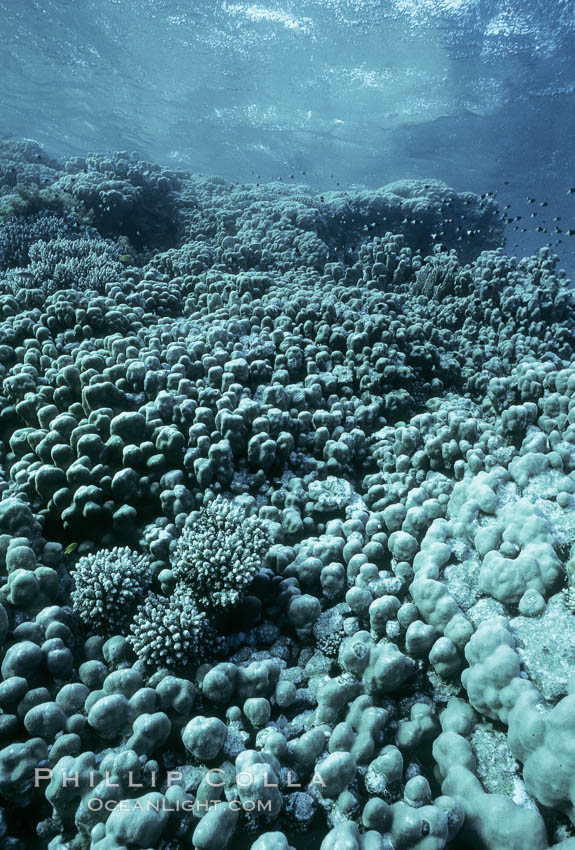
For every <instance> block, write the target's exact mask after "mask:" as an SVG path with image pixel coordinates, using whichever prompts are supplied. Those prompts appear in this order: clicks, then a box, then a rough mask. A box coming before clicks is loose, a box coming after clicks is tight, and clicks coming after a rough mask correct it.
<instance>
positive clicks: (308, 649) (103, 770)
mask: <svg viewBox="0 0 575 850" xmlns="http://www.w3.org/2000/svg"><path fill="white" fill-rule="evenodd" d="M0 190H1V196H0V266H1V272H0V275H1V277H0V569H1V570H2V583H1V586H0V649H1V668H0V669H1V677H2V680H1V682H0V709H1V714H0V737H1V740H0V806H1V812H0V850H1V848H5V850H24V848H28V847H35V848H44V850H88V848H94V850H137V848H140V850H151V848H156V850H166V848H171V850H188V848H189V850H193V848H197V850H226V848H229V850H234V849H236V850H239V849H240V848H241V850H243V848H253V850H293V849H294V848H295V849H296V850H300V848H307V847H310V846H318V847H321V850H342V848H346V850H347V848H349V850H362V848H363V850H442V848H450V849H451V850H459V848H464V847H465V848H472V849H473V850H516V848H517V850H518V848H521V850H524V848H530V850H547V848H550V847H561V848H563V850H570V848H572V847H573V846H574V844H575V826H574V824H575V814H574V812H575V790H574V789H575V755H574V743H573V742H574V740H575V738H574V735H575V731H574V729H573V717H574V716H575V714H574V700H575V684H574V680H573V675H572V670H573V664H574V661H575V658H574V653H573V646H574V637H575V625H574V624H575V620H574V619H573V617H574V615H573V610H574V608H575V605H574V603H573V599H574V598H575V587H574V578H573V576H574V574H575V568H574V555H573V553H574V552H575V548H574V544H573V541H574V540H575V448H574V446H575V412H574V411H575V358H574V355H573V346H574V343H575V297H574V296H573V294H572V289H571V287H570V285H569V284H568V282H567V281H566V279H565V275H564V274H563V273H562V272H561V271H560V270H558V268H557V262H556V259H555V258H554V257H553V256H552V255H551V254H550V253H549V252H548V251H545V250H544V251H541V252H540V253H539V254H538V255H537V256H534V257H527V258H522V259H519V258H516V257H509V256H507V255H506V254H505V253H504V250H503V246H502V245H501V234H502V218H501V215H500V213H499V212H498V210H497V207H496V205H495V203H494V201H493V200H492V199H491V198H490V197H485V198H479V197H477V196H475V195H471V194H469V193H463V194H462V193H457V192H455V191H453V190H451V189H449V188H448V187H447V186H445V185H443V184H441V183H438V182H437V181H428V182H422V181H403V182H400V183H395V184H392V185H390V186H387V187H383V188H382V189H380V190H378V191H369V192H368V191H363V192H355V193H350V192H339V193H327V194H324V195H317V194H314V193H313V192H312V191H310V190H309V189H307V188H306V187H303V186H294V185H292V186H290V187H285V186H283V185H281V184H279V183H278V184H274V183H271V184H266V185H265V186H259V187H258V186H236V185H230V184H226V183H225V182H224V181H223V180H219V179H216V178H205V177H199V176H197V175H190V174H185V173H174V172H172V171H168V170H166V169H163V168H160V167H159V166H156V165H153V164H150V163H146V162H142V161H138V160H137V159H135V158H134V157H132V156H130V155H128V154H126V153H118V154H114V155H110V156H98V155H89V156H87V157H84V158H74V159H71V160H69V161H68V162H59V161H57V160H55V159H53V158H51V157H50V156H48V155H47V154H45V152H43V151H42V150H41V149H40V148H38V147H37V146H36V145H35V144H34V143H31V142H21V143H13V144H11V143H9V142H5V141H4V142H2V143H1V144H0ZM462 233H465V234H467V233H473V239H471V238H470V239H462V237H461V234H462ZM438 234H441V240H442V241H441V243H439V239H438Z"/></svg>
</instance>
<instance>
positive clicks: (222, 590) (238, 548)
mask: <svg viewBox="0 0 575 850" xmlns="http://www.w3.org/2000/svg"><path fill="white" fill-rule="evenodd" d="M269 546H270V540H269V535H268V532H267V529H266V525H265V523H264V522H262V520H260V519H258V518H257V517H254V516H246V513H245V511H244V510H243V509H242V508H240V507H236V506H234V505H233V504H232V502H229V501H227V500H225V499H223V498H221V497H218V498H217V499H214V501H213V502H210V504H209V505H207V507H205V508H203V509H202V510H201V511H200V515H199V517H198V518H197V519H196V520H195V521H194V522H193V523H192V524H191V525H190V526H189V527H188V528H186V529H184V531H183V533H182V536H181V538H180V540H179V541H178V544H177V546H176V549H175V551H174V555H173V558H172V571H173V573H174V576H175V578H176V581H177V582H178V585H179V586H181V587H182V588H186V589H187V590H188V591H189V593H190V594H191V596H192V597H193V598H194V599H195V601H196V603H197V604H198V606H199V607H200V608H205V609H207V610H211V609H220V610H222V609H227V608H232V607H233V606H234V605H237V604H238V602H240V601H241V599H242V598H243V596H244V595H245V593H246V591H247V589H248V587H249V586H250V584H251V583H252V581H253V579H254V577H255V576H256V575H257V573H258V572H260V570H261V568H262V559H263V557H264V555H265V553H266V552H267V550H268V548H269Z"/></svg>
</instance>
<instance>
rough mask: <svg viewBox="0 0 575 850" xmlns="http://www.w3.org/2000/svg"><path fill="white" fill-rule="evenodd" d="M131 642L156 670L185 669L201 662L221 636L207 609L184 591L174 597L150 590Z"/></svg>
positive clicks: (133, 629) (131, 628)
mask: <svg viewBox="0 0 575 850" xmlns="http://www.w3.org/2000/svg"><path fill="white" fill-rule="evenodd" d="M130 631H131V634H130V635H129V636H128V641H129V643H130V644H131V646H132V647H133V649H134V652H135V653H136V655H137V656H138V658H140V659H141V660H143V661H144V662H145V663H146V665H147V666H148V667H150V668H152V669H154V670H162V669H165V668H167V669H169V670H182V669H185V668H186V667H188V666H190V665H195V664H198V663H201V662H202V661H203V660H204V659H205V657H206V650H207V648H208V647H211V649H212V650H213V649H215V648H216V645H217V637H216V634H215V632H214V629H213V627H212V625H211V623H210V621H209V619H208V617H207V615H206V614H205V613H204V612H203V611H199V610H198V608H197V606H196V603H195V602H194V600H193V599H192V597H191V596H190V595H189V594H188V593H186V592H185V591H182V590H176V592H175V593H174V594H173V595H172V596H170V597H166V596H158V595H157V594H155V593H150V594H149V596H148V598H147V599H146V601H145V602H144V604H143V605H141V606H140V608H138V611H137V612H136V616H135V617H134V620H133V622H132V625H131V627H130Z"/></svg>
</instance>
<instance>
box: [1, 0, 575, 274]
mask: <svg viewBox="0 0 575 850" xmlns="http://www.w3.org/2000/svg"><path fill="white" fill-rule="evenodd" d="M0 20H1V21H2V39H1V40H0V67H2V74H3V81H2V86H1V91H0V114H1V116H2V124H1V127H2V132H3V134H4V135H6V136H10V135H17V136H26V137H31V138H34V139H36V140H38V141H39V142H41V143H42V144H44V145H46V146H47V147H48V148H49V149H50V150H52V151H54V152H55V153H59V154H70V153H85V152H86V151H87V150H99V151H100V150H110V149H128V150H137V151H138V152H140V153H141V154H142V155H145V156H147V157H149V158H152V159H154V160H156V161H159V162H161V163H164V164H169V165H172V166H174V167H175V166H177V167H186V168H191V169H193V170H197V171H200V172H203V173H208V174H221V175H223V176H225V177H227V178H228V179H233V180H242V181H245V180H249V181H251V180H257V179H260V180H269V179H271V178H272V177H278V176H281V177H282V178H283V179H285V180H291V179H294V180H295V179H299V180H302V181H305V182H308V183H310V184H311V185H313V186H316V187H319V188H322V189H326V188H329V187H330V186H333V187H334V188H335V185H336V184H337V183H339V184H340V187H347V186H350V185H367V186H370V187H375V186H380V185H382V184H384V183H386V182H388V181H390V180H394V179H398V178H404V177H429V176H432V177H437V178H440V179H443V180H445V181H446V182H447V183H449V184H451V185H453V186H454V187H455V188H457V189H471V190H474V191H478V192H486V191H492V192H497V193H498V198H499V200H500V202H501V204H502V205H505V204H510V205H511V206H510V208H509V217H510V218H514V217H515V216H517V215H521V216H522V218H521V220H520V221H519V222H518V221H514V222H512V223H510V225H509V227H508V250H510V251H511V252H517V253H520V254H523V253H526V252H528V253H530V252H532V251H533V250H535V249H536V248H538V247H539V246H540V245H543V244H546V243H547V242H551V244H552V245H553V246H554V247H555V248H556V249H557V250H558V251H559V253H560V255H561V258H562V261H563V262H564V264H565V265H566V266H567V267H569V266H571V267H572V266H573V247H574V246H572V244H571V242H575V238H573V239H571V240H569V237H568V236H564V235H563V234H558V233H556V232H554V229H555V228H556V227H557V226H558V222H554V221H553V218H555V217H557V216H559V217H560V218H561V221H562V222H563V223H564V224H565V226H566V227H572V226H573V213H574V212H575V195H572V196H569V195H568V194H567V191H568V189H569V188H570V187H571V185H572V184H573V182H575V176H574V175H575V167H574V166H575V109H574V103H575V98H574V85H575V63H574V62H573V58H574V57H575V5H574V4H573V2H572V0H254V2H250V0H225V2H222V0H187V2H183V0H0ZM291 175H294V176H293V177H292V176H291ZM528 197H535V198H536V202H535V204H533V203H532V204H529V203H528V201H527V198H528ZM543 202H547V203H548V206H546V207H539V204H541V203H543ZM532 212H537V216H532V215H531V213H532ZM522 227H525V228H526V231H525V232H522V231H521V228H522ZM537 227H540V228H542V230H539V231H538V230H537ZM559 227H560V228H561V229H563V227H562V225H561V224H560V223H559ZM545 230H547V233H546V232H545ZM560 239H562V241H561V242H559V240H560Z"/></svg>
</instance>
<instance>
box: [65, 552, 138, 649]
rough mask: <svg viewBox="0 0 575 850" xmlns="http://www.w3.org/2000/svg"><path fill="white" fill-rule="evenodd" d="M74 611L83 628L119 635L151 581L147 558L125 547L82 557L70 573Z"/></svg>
mask: <svg viewBox="0 0 575 850" xmlns="http://www.w3.org/2000/svg"><path fill="white" fill-rule="evenodd" d="M73 579H74V582H75V585H76V587H75V589H74V591H73V592H72V603H73V606H74V611H75V612H76V614H77V615H78V617H79V618H80V620H81V621H82V623H83V624H84V625H85V626H86V628H88V629H90V630H91V631H93V632H95V633H96V634H101V635H114V634H122V633H123V632H124V631H125V630H126V629H127V627H128V624H129V622H130V620H131V619H132V616H133V614H134V611H135V610H136V608H137V607H138V606H139V605H141V603H142V602H143V601H144V598H145V594H146V591H147V589H148V587H149V585H150V583H151V581H152V571H151V564H150V561H149V558H148V557H147V556H146V555H141V554H139V553H138V552H135V551H133V550H132V549H130V548H129V547H127V546H122V547H115V548H114V549H101V550H100V551H99V552H95V553H91V554H89V555H84V556H83V557H82V558H80V559H79V561H78V563H77V564H76V569H75V571H74V573H73Z"/></svg>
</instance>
